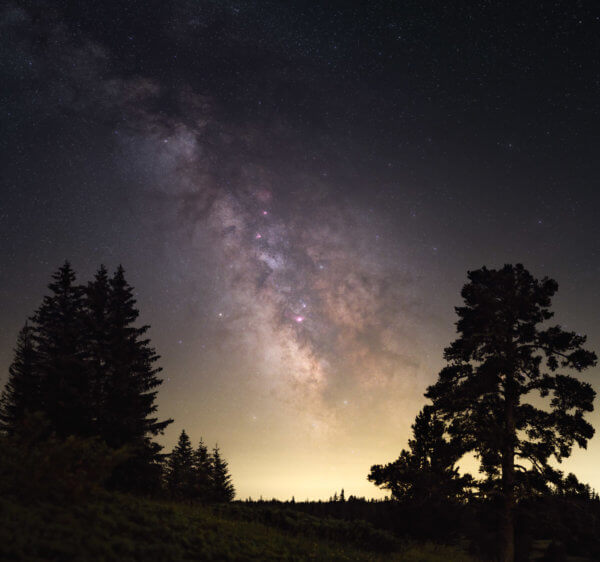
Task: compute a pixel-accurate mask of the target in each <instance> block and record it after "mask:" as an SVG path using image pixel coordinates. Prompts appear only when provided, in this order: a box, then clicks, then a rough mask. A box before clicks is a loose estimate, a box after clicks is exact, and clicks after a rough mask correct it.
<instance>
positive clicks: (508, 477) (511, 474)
mask: <svg viewBox="0 0 600 562" xmlns="http://www.w3.org/2000/svg"><path fill="white" fill-rule="evenodd" d="M511 382H512V381H511V380H510V378H508V380H507V385H506V388H505V407H506V410H505V415H506V420H505V421H506V433H505V435H504V438H505V443H504V447H503V451H502V496H503V499H504V506H503V507H504V513H503V521H502V557H501V560H502V562H514V559H515V522H514V507H515V437H516V429H515V399H514V393H513V391H512V390H513V389H512V388H511V387H512V384H511Z"/></svg>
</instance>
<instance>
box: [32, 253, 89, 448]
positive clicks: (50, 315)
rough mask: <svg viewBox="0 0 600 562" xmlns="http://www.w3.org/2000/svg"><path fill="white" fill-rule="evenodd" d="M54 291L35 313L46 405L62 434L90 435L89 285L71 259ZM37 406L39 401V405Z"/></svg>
mask: <svg viewBox="0 0 600 562" xmlns="http://www.w3.org/2000/svg"><path fill="white" fill-rule="evenodd" d="M52 279H53V282H52V283H50V284H49V285H48V288H49V289H50V294H49V295H47V296H45V297H44V299H43V301H42V304H41V306H40V307H39V308H38V310H37V311H36V312H35V314H34V315H33V317H32V319H31V322H32V332H31V333H32V338H33V342H34V344H35V350H36V371H37V376H38V377H39V383H40V404H39V407H40V410H41V411H42V412H43V413H44V414H45V415H46V417H47V419H48V420H49V422H50V424H51V426H52V428H53V430H54V431H55V432H56V434H57V436H58V437H67V436H68V435H80V436H89V435H90V434H91V413H90V408H89V398H90V387H89V377H88V373H87V371H86V365H85V361H84V356H85V353H84V345H85V341H84V330H83V315H84V310H83V290H82V288H81V286H79V285H77V284H75V280H76V277H75V272H74V271H73V269H72V268H71V265H70V264H69V262H65V263H64V264H63V266H62V267H61V268H60V269H59V270H58V271H57V272H56V273H55V274H54V275H53V276H52ZM36 406H37V405H36Z"/></svg>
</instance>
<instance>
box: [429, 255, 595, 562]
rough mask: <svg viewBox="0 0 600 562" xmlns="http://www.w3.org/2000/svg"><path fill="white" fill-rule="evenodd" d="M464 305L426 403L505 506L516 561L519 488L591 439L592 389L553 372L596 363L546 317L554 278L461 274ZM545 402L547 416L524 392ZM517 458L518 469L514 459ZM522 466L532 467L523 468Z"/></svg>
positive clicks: (521, 271) (508, 270)
mask: <svg viewBox="0 0 600 562" xmlns="http://www.w3.org/2000/svg"><path fill="white" fill-rule="evenodd" d="M468 278H469V282H468V283H467V284H466V285H465V286H464V287H463V290H462V293H461V294H462V297H463V299H464V301H465V305H464V306H462V307H458V308H457V309H456V312H457V314H458V317H459V320H458V323H457V331H458V333H459V337H458V339H456V340H455V341H454V342H453V343H452V344H451V345H450V346H449V347H447V348H446V350H445V352H444V358H445V359H446V360H447V362H448V365H447V366H446V367H444V369H442V371H441V372H440V374H439V378H438V381H437V382H436V383H435V384H434V385H432V386H430V387H429V388H428V390H427V393H426V396H427V397H428V398H430V399H431V400H432V401H433V405H434V407H435V409H436V412H438V413H439V415H441V416H442V418H443V419H444V420H445V421H446V422H447V423H448V424H449V431H450V434H451V435H453V436H454V437H455V438H456V439H458V440H459V441H460V442H461V443H462V444H463V446H464V447H465V448H466V449H468V450H472V451H474V452H475V453H476V454H477V455H478V457H479V459H480V461H481V465H482V468H483V470H484V471H485V472H486V473H487V474H488V475H489V477H490V479H491V480H492V482H494V481H495V482H498V485H497V490H498V491H499V493H500V495H501V497H502V498H503V503H504V522H503V536H502V539H503V554H502V560H504V561H505V562H512V560H514V552H515V550H514V513H513V512H514V506H515V494H516V488H517V485H518V482H519V480H520V479H523V477H525V478H527V477H528V476H529V474H530V473H531V474H534V475H535V476H536V477H537V478H538V479H541V480H544V479H546V478H547V477H548V476H549V475H550V476H551V475H552V474H553V471H552V470H551V467H550V466H549V460H550V457H551V456H553V457H554V458H555V459H556V460H558V461H561V460H562V459H563V458H566V457H568V456H569V455H570V453H571V450H572V447H573V445H574V444H575V443H577V444H578V445H579V446H581V447H585V446H586V443H587V440H588V439H590V438H591V437H592V436H593V434H594V429H593V428H592V426H591V425H590V424H589V423H588V422H587V421H585V420H584V417H583V416H584V414H585V412H590V411H592V410H593V400H594V396H595V392H594V390H593V389H592V387H591V386H590V385H589V384H588V383H585V382H582V381H580V380H578V379H577V378H575V377H573V376H571V375H566V374H558V373H556V371H557V369H559V368H561V369H574V370H575V371H582V370H583V369H586V368H587V367H590V366H592V365H594V364H595V363H596V355H595V354H594V353H592V352H590V351H587V350H585V349H584V348H583V345H584V344H585V341H586V338H585V336H582V335H579V334H577V333H575V332H567V331H565V330H563V329H562V328H561V327H560V326H550V327H545V328H544V327H542V326H541V324H542V323H543V322H544V321H547V320H549V319H550V318H552V316H553V313H552V312H551V311H550V305H551V300H552V297H553V296H554V294H555V293H556V291H557V289H558V285H557V283H556V281H554V280H552V279H548V278H544V279H542V280H541V281H538V280H536V279H534V278H533V276H532V275H531V274H530V273H529V272H528V271H527V270H526V269H525V268H524V267H523V266H522V265H521V264H518V265H516V266H513V265H505V266H504V267H503V268H502V269H500V270H493V269H492V270H490V269H487V268H485V267H484V268H482V269H479V270H476V271H470V272H469V273H468ZM534 392H536V393H537V394H538V395H539V396H541V397H542V398H543V397H547V396H551V400H550V403H549V406H548V409H544V408H540V407H539V405H540V404H539V403H536V404H535V405H534V404H532V403H531V402H526V401H525V400H526V398H527V397H528V395H529V394H530V393H534ZM516 461H517V462H516ZM522 461H525V463H530V465H531V467H532V468H531V469H527V468H525V467H524V466H523V464H522Z"/></svg>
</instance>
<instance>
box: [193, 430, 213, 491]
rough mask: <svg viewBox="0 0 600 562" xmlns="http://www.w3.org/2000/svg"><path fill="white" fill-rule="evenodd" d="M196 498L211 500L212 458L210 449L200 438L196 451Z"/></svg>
mask: <svg viewBox="0 0 600 562" xmlns="http://www.w3.org/2000/svg"><path fill="white" fill-rule="evenodd" d="M194 474H195V488H196V489H195V496H196V497H197V498H199V499H201V500H210V499H211V490H212V458H211V455H210V453H209V452H208V448H207V447H206V445H205V444H204V441H202V438H200V442H199V443H198V447H197V449H196V450H195V451H194Z"/></svg>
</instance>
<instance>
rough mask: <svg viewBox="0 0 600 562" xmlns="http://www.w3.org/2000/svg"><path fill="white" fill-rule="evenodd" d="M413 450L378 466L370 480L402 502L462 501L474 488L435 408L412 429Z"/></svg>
mask: <svg viewBox="0 0 600 562" xmlns="http://www.w3.org/2000/svg"><path fill="white" fill-rule="evenodd" d="M411 427H412V431H413V438H412V439H410V440H409V441H408V446H409V450H406V449H403V450H402V451H401V453H400V456H399V457H398V459H396V460H395V461H394V462H392V463H389V464H386V465H385V466H382V465H374V466H372V467H371V472H370V474H369V476H368V479H369V480H370V481H371V482H373V483H374V484H375V485H377V486H381V487H382V488H386V489H388V490H390V492H391V493H392V497H393V498H394V499H397V500H400V501H417V502H423V501H441V500H453V499H459V498H461V497H463V496H464V495H465V491H466V489H467V488H468V487H469V486H471V485H472V479H471V476H470V475H464V476H461V475H460V474H459V472H458V468H457V467H456V463H457V462H458V460H459V459H460V457H461V456H462V454H463V451H462V449H461V448H460V446H458V445H457V443H456V442H451V441H448V440H447V439H446V438H445V433H446V426H445V424H444V422H443V421H442V420H441V419H439V418H438V417H437V416H436V415H435V412H434V410H433V408H432V407H431V406H425V407H424V408H423V409H422V410H421V411H420V412H419V414H418V415H417V417H416V419H415V423H414V424H413V425H412V426H411Z"/></svg>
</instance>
